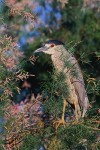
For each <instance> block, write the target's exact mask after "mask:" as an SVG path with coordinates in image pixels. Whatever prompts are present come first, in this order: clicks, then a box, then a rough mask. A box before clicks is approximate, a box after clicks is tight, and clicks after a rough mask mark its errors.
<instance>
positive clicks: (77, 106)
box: [74, 99, 81, 122]
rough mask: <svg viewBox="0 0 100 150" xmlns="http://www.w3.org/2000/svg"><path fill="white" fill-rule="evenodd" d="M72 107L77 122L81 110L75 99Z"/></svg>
mask: <svg viewBox="0 0 100 150" xmlns="http://www.w3.org/2000/svg"><path fill="white" fill-rule="evenodd" d="M74 106H75V117H76V122H77V121H78V120H79V118H80V117H81V110H80V106H79V103H78V100H77V99H75V100H74Z"/></svg>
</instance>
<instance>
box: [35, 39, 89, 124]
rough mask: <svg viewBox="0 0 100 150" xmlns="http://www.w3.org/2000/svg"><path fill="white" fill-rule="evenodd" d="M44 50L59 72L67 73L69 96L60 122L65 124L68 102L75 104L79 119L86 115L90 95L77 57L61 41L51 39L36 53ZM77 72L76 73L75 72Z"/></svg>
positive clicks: (65, 98) (65, 101)
mask: <svg viewBox="0 0 100 150" xmlns="http://www.w3.org/2000/svg"><path fill="white" fill-rule="evenodd" d="M38 52H43V53H46V54H49V55H51V59H52V62H53V65H54V67H55V69H56V71H57V72H58V73H60V72H63V73H64V74H65V75H66V81H65V83H66V84H67V86H68V89H69V96H68V97H64V105H63V114H62V119H61V121H60V122H59V124H64V123H65V121H64V113H65V109H66V105H67V102H68V103H70V104H72V105H74V107H75V116H76V119H77V120H78V119H79V118H80V117H84V115H85V113H86V111H87V109H88V104H89V101H88V97H87V93H86V90H85V85H84V79H83V75H82V72H81V70H80V67H79V65H78V62H77V60H76V58H75V57H74V56H73V55H72V54H71V53H70V52H69V51H67V50H66V49H65V47H64V44H63V43H62V42H60V41H56V40H50V41H48V42H46V43H45V45H44V46H43V47H41V48H39V49H37V50H36V51H35V52H34V53H38ZM74 71H75V72H76V75H75V74H74V73H73V72H74Z"/></svg>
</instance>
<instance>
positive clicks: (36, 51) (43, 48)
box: [33, 46, 48, 53]
mask: <svg viewBox="0 0 100 150" xmlns="http://www.w3.org/2000/svg"><path fill="white" fill-rule="evenodd" d="M47 49H48V47H46V46H44V47H41V48H39V49H37V50H35V51H34V52H33V53H39V52H44V51H46V50H47Z"/></svg>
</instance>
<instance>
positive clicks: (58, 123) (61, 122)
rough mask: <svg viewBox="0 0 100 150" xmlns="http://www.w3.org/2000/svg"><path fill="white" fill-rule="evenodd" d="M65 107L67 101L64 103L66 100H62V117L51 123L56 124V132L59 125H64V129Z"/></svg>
mask: <svg viewBox="0 0 100 150" xmlns="http://www.w3.org/2000/svg"><path fill="white" fill-rule="evenodd" d="M66 106H67V101H66V99H64V101H63V112H62V117H61V119H60V120H58V121H55V122H54V123H53V125H55V124H56V130H57V128H58V127H59V126H60V125H64V127H65V125H66V122H65V119H64V116H65V110H66Z"/></svg>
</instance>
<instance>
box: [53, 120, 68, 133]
mask: <svg viewBox="0 0 100 150" xmlns="http://www.w3.org/2000/svg"><path fill="white" fill-rule="evenodd" d="M60 125H63V126H64V127H65V126H66V121H65V120H64V119H60V120H58V121H54V122H53V126H55V129H56V130H57V129H58V128H59V126H60Z"/></svg>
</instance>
